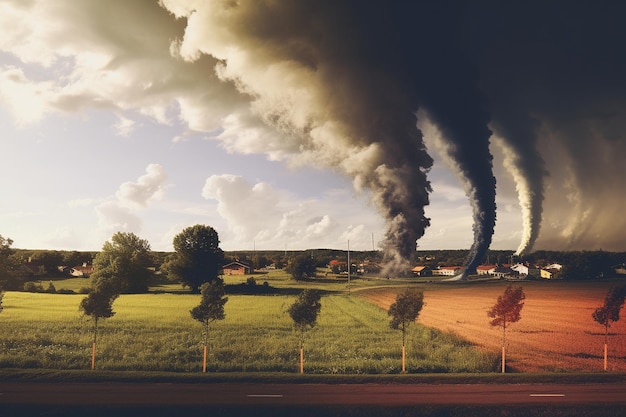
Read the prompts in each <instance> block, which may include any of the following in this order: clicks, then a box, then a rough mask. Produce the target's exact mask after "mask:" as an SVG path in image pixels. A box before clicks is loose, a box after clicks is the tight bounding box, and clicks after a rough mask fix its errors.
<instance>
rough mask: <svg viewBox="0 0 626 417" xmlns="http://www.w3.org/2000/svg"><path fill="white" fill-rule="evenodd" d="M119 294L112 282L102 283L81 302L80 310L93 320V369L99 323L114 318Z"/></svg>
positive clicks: (92, 366) (92, 367)
mask: <svg viewBox="0 0 626 417" xmlns="http://www.w3.org/2000/svg"><path fill="white" fill-rule="evenodd" d="M118 295H119V294H118V292H117V291H116V290H115V288H114V286H113V285H112V283H111V282H110V281H100V282H99V285H97V286H96V287H95V288H93V289H92V291H91V292H90V293H89V294H87V297H85V298H83V299H82V300H81V302H80V305H79V309H80V311H82V312H83V314H85V315H86V316H89V317H91V318H92V319H93V344H92V349H91V369H94V368H95V366H96V341H97V339H98V322H99V320H100V319H107V318H109V317H113V316H114V315H115V312H114V311H113V302H114V301H115V299H116V298H117V297H118Z"/></svg>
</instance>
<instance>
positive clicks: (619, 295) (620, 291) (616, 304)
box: [591, 287, 626, 371]
mask: <svg viewBox="0 0 626 417" xmlns="http://www.w3.org/2000/svg"><path fill="white" fill-rule="evenodd" d="M625 297H626V287H612V288H611V289H610V290H609V292H608V293H607V294H606V297H605V298H604V305H603V306H602V307H599V308H597V309H596V311H594V312H593V313H592V314H591V316H592V317H593V319H594V320H595V321H596V322H598V323H599V324H601V325H603V326H604V370H605V371H606V370H607V351H608V348H607V347H608V344H609V327H611V322H616V321H618V320H619V312H620V310H621V309H622V306H623V305H624V298H625Z"/></svg>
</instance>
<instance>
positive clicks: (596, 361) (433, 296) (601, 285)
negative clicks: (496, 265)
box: [358, 281, 626, 372]
mask: <svg viewBox="0 0 626 417" xmlns="http://www.w3.org/2000/svg"><path fill="white" fill-rule="evenodd" d="M509 284H510V283H505V282H477V283H470V284H465V283H462V284H440V285H427V286H425V287H424V302H425V306H424V308H423V309H422V311H421V313H420V315H419V317H418V319H417V321H418V322H419V323H421V324H423V325H425V326H428V327H431V328H436V329H439V330H442V331H445V332H451V333H454V334H457V335H459V336H460V337H462V338H463V339H466V340H468V341H470V342H472V343H473V344H475V345H476V346H477V347H479V348H481V349H487V350H489V351H492V352H496V353H498V354H499V353H500V352H501V350H502V347H501V346H502V328H501V327H492V326H491V325H490V324H489V321H490V319H489V318H488V317H487V311H488V310H489V309H490V308H491V307H492V306H493V305H494V304H495V303H496V300H497V299H498V296H500V295H502V293H503V292H504V289H505V288H506V286H507V285H509ZM624 284H626V282H624V281H621V282H619V281H618V282H597V283H572V282H562V281H560V282H559V281H552V282H550V281H545V282H525V281H523V282H516V283H513V285H515V286H522V287H523V289H524V293H525V294H526V300H525V304H524V308H523V309H522V312H521V315H522V318H521V320H520V321H518V322H517V323H513V324H511V327H509V328H507V336H506V342H507V343H506V351H507V366H508V367H509V368H511V370H514V371H518V372H573V371H582V372H601V371H602V369H603V355H604V327H603V326H601V325H600V324H598V323H596V322H595V321H594V320H593V318H592V317H591V314H592V313H593V311H594V310H595V309H596V308H598V307H600V306H602V304H603V302H604V297H605V295H606V292H607V291H608V289H609V288H610V287H611V286H615V285H624ZM401 291H403V288H386V289H383V288H378V289H371V290H367V291H362V292H359V293H358V295H359V296H361V297H364V298H366V299H367V300H369V301H370V302H372V303H374V304H376V305H378V306H380V307H381V308H383V309H388V308H389V306H390V305H391V304H392V303H393V302H394V301H395V297H396V294H397V293H398V292H401ZM625 315H626V309H623V310H622V319H621V320H620V321H618V322H616V323H613V325H612V326H611V328H610V329H609V342H608V370H609V371H620V372H626V318H624V317H623V316H625Z"/></svg>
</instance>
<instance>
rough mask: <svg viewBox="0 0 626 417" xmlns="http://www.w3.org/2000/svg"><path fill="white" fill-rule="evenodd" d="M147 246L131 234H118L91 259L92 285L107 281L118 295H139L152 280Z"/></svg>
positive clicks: (148, 247)
mask: <svg viewBox="0 0 626 417" xmlns="http://www.w3.org/2000/svg"><path fill="white" fill-rule="evenodd" d="M151 265H152V258H151V255H150V244H149V243H148V241H147V240H144V239H140V238H139V237H137V235H135V234H134V233H124V232H117V233H115V234H114V235H113V237H112V238H111V241H110V242H109V241H107V242H105V243H104V245H103V246H102V251H101V252H100V253H98V254H97V255H96V258H95V259H94V273H93V274H92V276H91V277H92V282H93V283H94V285H98V282H99V281H102V280H105V281H109V282H110V283H111V284H112V285H113V288H115V291H116V292H118V293H142V292H146V291H147V290H148V284H149V283H150V280H151V278H152V276H153V273H152V271H151V270H150V269H149V267H150V266H151Z"/></svg>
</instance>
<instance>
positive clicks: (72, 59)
mask: <svg viewBox="0 0 626 417" xmlns="http://www.w3.org/2000/svg"><path fill="white" fill-rule="evenodd" d="M228 4H229V3H228V2H221V1H219V0H215V1H211V2H207V3H205V2H199V3H194V2H189V1H178V0H162V1H161V2H156V1H148V0H146V1H133V2H127V1H117V0H116V1H113V0H112V1H107V2H101V1H95V0H94V1H81V2H75V1H71V0H58V1H54V2H49V1H43V0H34V1H32V2H21V1H9V0H7V1H3V2H1V3H0V27H2V28H3V30H2V32H1V33H0V126H1V131H2V134H1V135H0V149H1V150H2V153H1V154H2V156H3V164H2V166H3V175H2V176H0V189H1V190H2V199H1V200H0V234H1V235H2V236H3V237H6V238H11V239H13V240H14V247H18V248H30V249H68V250H74V249H75V250H98V249H100V248H101V246H102V244H103V242H104V241H106V240H108V239H109V238H110V237H111V236H112V234H113V233H115V232H117V231H128V232H133V233H135V234H137V235H138V236H140V237H141V238H144V239H147V240H148V241H149V242H150V244H151V246H152V248H153V249H154V250H166V251H167V250H172V246H171V242H172V239H173V237H174V236H175V235H176V234H177V233H179V232H180V231H182V230H183V229H184V228H185V227H188V226H191V225H194V224H208V225H211V226H213V227H214V228H215V229H216V230H217V231H218V233H219V235H220V239H221V246H222V247H223V248H224V249H225V250H238V249H242V250H243V249H252V248H253V247H256V248H257V249H279V250H282V249H290V250H297V249H307V248H322V247H324V248H346V247H347V243H348V240H349V241H350V247H351V248H352V249H355V250H369V249H371V246H372V243H371V242H372V235H373V236H374V240H375V242H376V243H375V244H376V245H377V243H378V242H379V241H380V240H382V239H383V237H384V235H385V233H386V230H387V227H388V223H387V222H388V220H389V219H385V216H384V215H383V214H381V207H380V202H379V199H377V197H380V195H382V194H384V191H385V189H384V186H382V185H381V184H392V182H389V183H386V182H385V181H386V180H388V178H387V179H386V178H384V177H383V176H382V174H380V171H381V170H380V169H379V168H381V167H384V162H389V161H388V160H387V161H386V160H385V158H388V159H389V158H393V157H395V155H392V154H391V152H390V151H389V149H395V148H393V147H389V148H386V147H385V143H384V141H382V140H381V141H378V142H377V139H376V138H374V139H372V138H369V137H366V136H367V135H368V134H370V133H369V131H368V130H367V128H365V127H362V126H361V125H360V123H363V124H367V123H369V122H370V120H368V119H369V118H371V116H372V114H373V115H377V114H378V113H377V110H381V111H382V110H384V109H385V108H387V107H389V106H387V107H385V106H381V108H380V109H374V111H373V113H372V109H370V108H367V107H368V106H373V104H377V102H376V100H371V103H370V102H369V101H367V100H368V99H369V98H370V97H369V96H368V94H361V93H362V92H363V90H364V89H365V90H368V88H369V87H371V90H372V97H375V98H376V99H379V98H387V90H385V88H386V87H388V88H389V91H392V90H393V88H395V87H398V86H395V85H393V82H392V81H393V77H387V76H381V75H380V74H379V73H377V72H371V73H368V72H367V68H366V69H363V68H358V71H356V72H355V74H356V75H355V76H354V77H352V76H350V74H348V76H347V77H345V78H344V81H345V82H344V83H340V82H339V81H337V82H336V83H335V80H334V79H332V77H330V75H333V76H334V75H335V74H336V73H337V77H339V76H340V75H342V74H338V71H336V70H337V68H339V69H344V67H337V66H333V65H334V64H335V63H330V64H333V65H330V64H328V63H327V62H324V59H325V58H327V55H328V56H334V55H333V54H332V53H328V54H327V52H328V51H327V50H325V49H324V48H322V47H321V46H320V45H318V44H316V43H315V42H311V44H306V42H307V41H311V39H313V40H314V41H317V38H316V37H312V38H311V39H309V38H308V37H306V36H304V37H300V38H298V37H297V36H295V35H294V38H293V43H290V44H289V46H290V47H293V46H294V45H295V49H296V50H297V51H299V53H300V52H301V53H302V56H304V58H302V57H300V56H298V58H300V60H298V59H295V58H294V59H285V58H283V57H281V55H280V54H281V53H282V52H284V51H282V49H281V47H282V45H281V42H282V40H281V39H282V38H281V37H277V39H278V40H279V41H278V42H276V44H272V43H271V42H272V41H274V40H275V39H274V38H272V37H271V36H270V35H272V34H271V33H269V32H271V30H268V33H269V35H268V33H264V34H265V35H268V39H269V40H268V41H267V42H264V41H263V40H262V39H258V38H255V37H254V36H251V35H250V33H247V32H246V29H247V28H246V27H244V26H237V24H236V23H237V21H236V19H235V20H233V21H230V20H228V19H226V18H224V16H226V14H227V13H229V12H230V11H229V9H228ZM277 4H278V3H277ZM285 4H287V5H288V4H289V3H285ZM256 5H258V4H257V3H254V2H253V3H250V4H248V6H250V7H251V8H254V7H253V6H255V7H256ZM275 6H276V4H275ZM283 6H284V5H283ZM241 7H242V9H245V7H244V6H241ZM281 7H282V6H276V10H273V11H274V12H277V13H282V12H285V11H284V10H282V9H281ZM285 9H289V7H285ZM245 12H246V10H242V14H241V16H243V17H241V16H238V17H237V18H242V19H244V18H247V17H248V15H247V14H246V13H245ZM253 12H254V13H258V16H256V15H255V16H253V17H254V18H258V19H259V22H266V21H267V19H265V20H263V13H265V12H267V10H265V9H263V7H259V8H258V10H257V9H255V10H253ZM285 13H286V12H285ZM294 16H296V15H294ZM297 16H300V17H302V16H305V17H306V16H307V15H306V14H302V15H297ZM313 20H314V19H312V21H313ZM304 23H308V21H306V22H304ZM287 26H288V27H289V25H287ZM296 26H297V25H294V27H292V29H294V28H296ZM263 28H264V26H263V25H262V24H260V26H259V31H260V33H261V32H262V29H263ZM348 29H349V28H348ZM277 30H278V29H277ZM294 31H295V32H298V31H297V30H295V29H294ZM281 36H284V37H285V39H286V40H285V42H287V40H290V41H291V40H292V39H291V38H290V34H289V33H287V34H281ZM331 41H332V39H331ZM271 45H274V46H272V47H270V46H271ZM276 45H277V46H276ZM298 48H300V49H298ZM315 48H319V49H315ZM331 48H332V42H331ZM286 49H287V48H286ZM330 52H332V51H330ZM307 53H308V54H310V55H311V57H314V58H316V59H319V62H316V63H315V64H316V65H317V66H315V65H310V63H309V62H308V61H307V59H308V57H307ZM311 59H313V58H311ZM485 62H488V63H489V64H493V62H489V61H488V60H486V61H485ZM494 62H496V63H497V60H495V59H494ZM326 64H328V66H326ZM311 68H314V69H315V70H312V69H311ZM382 68H384V67H382ZM494 68H495V66H494ZM331 70H334V71H335V72H332V71H331ZM364 74H365V75H371V77H372V78H371V79H370V78H368V77H367V76H364ZM383 75H384V74H383ZM359 76H363V79H364V82H363V84H355V85H356V88H353V87H354V86H353V85H352V84H351V83H352V82H354V83H357V81H359V80H360V79H359ZM377 77H378V78H377ZM338 79H339V78H338ZM353 80H357V81H353ZM390 80H392V81H390ZM375 82H378V83H379V84H376V83H375ZM386 83H387V84H386ZM388 84H389V85H390V86H389V85H388ZM487 85H489V84H488V83H487ZM493 85H495V86H498V84H497V82H494V84H493ZM400 87H401V86H400ZM538 89H539V87H538ZM400 90H401V88H400ZM393 91H395V90H393ZM590 91H591V90H590ZM389 94H390V95H391V93H389ZM357 99H363V101H364V103H365V104H364V103H361V102H358V106H357V105H355V104H356V103H357ZM505 101H506V100H505ZM505 101H504V102H505ZM529 101H530V100H529ZM400 103H403V102H402V100H400ZM396 104H398V103H393V102H392V103H391V105H392V106H391V107H393V106H395V105H396ZM359 106H362V107H363V108H364V109H367V110H369V113H368V112H362V113H360V112H358V111H356V110H353V109H352V107H359ZM393 108H395V107H393ZM598 108H600V107H598ZM357 110H358V109H357ZM392 112H393V110H392ZM400 113H401V112H400ZM598 114H601V113H600V112H598ZM394 117H395V114H394ZM534 117H536V118H537V121H538V123H539V122H541V123H543V124H541V123H539V125H540V126H541V129H539V133H537V135H538V139H537V148H538V149H537V154H538V155H541V156H543V158H544V160H546V161H547V164H546V165H547V167H548V168H549V171H550V175H549V176H546V179H545V184H546V185H545V189H546V191H547V195H546V198H545V201H544V202H543V203H544V206H543V224H542V229H541V230H542V234H541V235H540V236H539V239H538V240H537V247H539V248H548V249H575V248H583V249H597V248H600V247H604V248H605V249H612V248H618V247H620V245H623V243H622V242H623V239H622V238H621V232H620V230H623V228H624V226H625V225H624V220H615V219H618V218H619V219H621V217H620V216H619V213H621V212H620V210H621V209H620V205H619V204H613V202H614V200H615V198H614V195H615V193H614V192H613V190H615V187H616V186H619V184H621V181H622V178H623V176H622V175H621V173H622V171H623V170H624V168H623V164H622V163H621V162H620V161H619V158H618V157H617V155H621V154H622V153H620V152H617V151H616V150H619V149H621V148H622V145H623V141H621V140H620V141H617V140H615V141H613V142H611V141H610V140H604V138H600V137H597V135H598V134H599V133H598V132H600V131H601V129H597V128H595V126H596V125H595V124H594V123H595V121H593V120H592V121H587V120H583V122H585V123H586V124H585V125H584V126H587V127H588V128H589V130H590V131H591V132H592V134H591V137H592V139H593V140H594V141H595V142H593V143H594V147H593V151H590V150H586V152H581V154H583V153H584V155H582V156H581V155H577V154H576V152H578V151H580V150H581V149H586V148H584V147H581V146H578V144H575V143H574V142H573V141H570V142H568V140H569V139H567V138H568V137H569V136H575V134H572V132H574V131H575V130H576V131H577V132H580V131H581V130H580V129H576V126H575V125H574V128H572V129H571V131H570V132H568V131H566V130H565V129H563V128H562V127H561V126H558V125H557V124H555V123H552V124H550V120H548V119H546V120H545V121H544V120H542V119H541V117H540V115H535V116H534ZM382 119H384V118H382ZM400 119H402V118H400ZM418 119H419V128H420V129H421V131H422V132H423V133H424V142H425V144H426V147H427V151H428V153H429V154H430V156H431V157H432V158H433V159H434V165H433V167H432V169H431V170H430V172H429V173H428V180H429V181H430V182H431V185H432V188H433V192H432V193H431V194H430V205H428V206H426V208H425V216H426V217H429V218H430V219H431V226H430V227H429V228H427V229H426V232H425V235H424V236H423V237H422V238H421V239H420V240H419V242H418V245H419V248H421V249H467V248H469V247H470V245H471V244H472V241H473V233H472V224H473V221H472V208H471V206H470V203H469V200H468V197H467V194H466V191H465V189H464V187H463V184H464V182H463V181H462V180H460V179H459V177H458V176H457V175H456V174H455V169H454V168H453V166H454V163H452V164H450V163H449V162H446V157H445V156H444V154H445V152H442V151H441V146H440V144H441V137H440V134H439V132H438V130H437V129H436V128H435V127H434V126H433V125H432V124H431V123H430V122H429V120H428V118H427V117H426V116H425V114H424V113H420V114H418ZM563 119H566V118H563ZM402 120H405V119H402ZM572 120H574V119H572ZM576 120H580V119H576ZM619 120H622V119H619ZM347 121H351V123H352V125H350V124H349V123H348V122H347ZM581 123H582V122H581ZM394 128H395V127H394ZM559 129H560V130H559ZM392 130H393V129H392ZM398 130H401V129H398ZM607 130H608V129H607ZM383 133H384V132H383ZM496 133H497V132H496ZM359 134H362V136H363V137H361V136H359ZM372 135H373V134H372ZM568 135H569V136H568ZM594 135H596V136H594ZM383 136H384V135H383ZM496 136H497V135H496ZM564 138H566V139H564ZM620 138H621V137H620ZM375 139H376V140H375ZM498 143H500V142H499V141H498V140H497V138H496V137H495V136H494V137H493V138H492V142H491V146H490V150H491V153H492V154H493V156H494V162H493V164H494V167H493V170H494V171H493V172H494V176H495V177H496V178H497V194H496V205H497V222H496V226H495V233H494V235H493V241H492V244H491V248H494V249H516V248H517V246H518V245H519V244H520V240H521V239H522V234H523V233H522V232H523V230H524V224H523V221H522V218H523V211H522V210H521V209H520V204H519V203H518V190H522V191H520V195H522V194H524V193H525V194H526V195H531V194H532V190H530V191H529V190H525V189H524V188H523V186H521V185H520V184H522V185H523V183H522V182H520V180H519V178H518V179H514V177H512V175H511V174H510V172H514V171H515V167H513V168H512V167H511V165H514V162H510V161H509V163H508V164H509V166H508V167H507V168H505V167H504V165H505V159H506V158H505V155H509V157H510V149H509V150H504V149H505V148H502V147H500V146H499V145H498ZM581 143H583V142H581ZM584 143H585V144H589V143H590V142H584ZM573 144H574V145H576V146H570V145H573ZM570 147H571V148H573V150H572V149H570ZM590 149H591V148H590ZM384 152H388V153H389V154H385V153H384ZM583 156H584V157H585V158H588V160H590V161H593V162H595V163H594V166H595V167H597V168H596V170H595V171H594V172H582V171H580V172H578V171H577V170H579V168H578V167H580V166H581V164H580V163H578V162H579V160H578V159H577V158H581V157H583ZM594 158H598V159H594ZM536 159H537V158H536ZM381 161H382V162H381ZM555 161H558V163H555ZM598 161H602V163H601V164H598V163H597V162H598ZM538 165H539V166H541V164H538ZM390 166H392V165H388V166H387V168H389V167H390ZM396 168H397V167H396ZM394 169H395V168H394ZM411 169H416V170H419V169H418V168H415V167H412V168H411ZM399 171H400V170H399ZM520 187H521V188H520ZM591 196H595V197H597V198H595V199H594V200H593V201H594V203H593V204H590V203H589V202H590V201H592V200H591V199H590V198H589V197H591ZM607 201H610V202H611V203H610V204H606V202H607ZM620 201H621V200H620ZM377 202H378V203H377ZM600 202H603V203H604V204H601V203H600ZM377 204H379V205H377ZM597 213H603V214H605V215H606V216H605V217H604V218H601V217H600V216H598V215H597ZM590 219H591V220H592V221H589V220H590ZM616 221H617V223H616ZM605 238H608V239H609V240H610V242H609V244H607V243H606V241H604V240H602V239H605Z"/></svg>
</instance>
